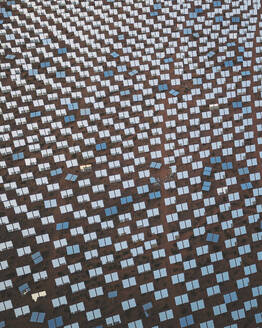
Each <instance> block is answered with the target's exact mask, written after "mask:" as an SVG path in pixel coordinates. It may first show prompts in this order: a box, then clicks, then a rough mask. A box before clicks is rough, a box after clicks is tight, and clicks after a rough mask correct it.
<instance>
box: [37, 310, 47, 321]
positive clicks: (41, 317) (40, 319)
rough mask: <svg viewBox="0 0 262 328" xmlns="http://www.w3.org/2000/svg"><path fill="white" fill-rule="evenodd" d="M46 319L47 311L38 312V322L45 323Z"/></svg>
mask: <svg viewBox="0 0 262 328" xmlns="http://www.w3.org/2000/svg"><path fill="white" fill-rule="evenodd" d="M44 320H45V313H43V312H39V313H38V322H39V323H43V322H44Z"/></svg>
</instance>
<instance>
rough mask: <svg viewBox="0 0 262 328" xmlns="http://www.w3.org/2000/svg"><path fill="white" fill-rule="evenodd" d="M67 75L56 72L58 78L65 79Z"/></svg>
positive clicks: (63, 72)
mask: <svg viewBox="0 0 262 328" xmlns="http://www.w3.org/2000/svg"><path fill="white" fill-rule="evenodd" d="M65 76H66V74H65V71H61V72H56V78H58V79H59V78H63V77H65Z"/></svg>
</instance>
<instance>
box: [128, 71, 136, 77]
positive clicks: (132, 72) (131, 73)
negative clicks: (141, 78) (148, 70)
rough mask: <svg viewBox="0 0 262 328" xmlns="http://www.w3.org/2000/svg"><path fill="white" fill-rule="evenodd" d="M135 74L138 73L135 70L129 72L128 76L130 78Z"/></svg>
mask: <svg viewBox="0 0 262 328" xmlns="http://www.w3.org/2000/svg"><path fill="white" fill-rule="evenodd" d="M137 73H138V71H137V70H136V69H134V70H133V71H131V72H129V73H128V74H129V75H130V76H134V75H136V74H137Z"/></svg>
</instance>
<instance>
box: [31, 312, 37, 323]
mask: <svg viewBox="0 0 262 328" xmlns="http://www.w3.org/2000/svg"><path fill="white" fill-rule="evenodd" d="M37 318H38V312H33V313H32V315H31V318H30V322H37Z"/></svg>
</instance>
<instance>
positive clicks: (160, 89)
mask: <svg viewBox="0 0 262 328" xmlns="http://www.w3.org/2000/svg"><path fill="white" fill-rule="evenodd" d="M167 90H168V86H167V84H166V83H165V84H160V85H159V86H158V91H167Z"/></svg>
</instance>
